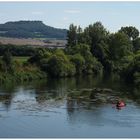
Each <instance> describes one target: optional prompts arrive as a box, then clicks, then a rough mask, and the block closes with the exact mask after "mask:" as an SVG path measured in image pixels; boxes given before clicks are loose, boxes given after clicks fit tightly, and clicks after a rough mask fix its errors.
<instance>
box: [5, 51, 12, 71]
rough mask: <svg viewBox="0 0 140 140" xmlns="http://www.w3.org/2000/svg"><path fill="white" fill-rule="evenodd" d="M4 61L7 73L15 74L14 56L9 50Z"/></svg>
mask: <svg viewBox="0 0 140 140" xmlns="http://www.w3.org/2000/svg"><path fill="white" fill-rule="evenodd" d="M2 61H3V62H4V63H3V64H4V69H5V71H6V72H13V63H12V62H13V59H12V54H11V53H10V51H9V50H7V51H5V53H4V54H3V57H2Z"/></svg>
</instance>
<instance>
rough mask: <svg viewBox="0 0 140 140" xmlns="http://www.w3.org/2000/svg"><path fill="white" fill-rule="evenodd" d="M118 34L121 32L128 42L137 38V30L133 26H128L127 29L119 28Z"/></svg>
mask: <svg viewBox="0 0 140 140" xmlns="http://www.w3.org/2000/svg"><path fill="white" fill-rule="evenodd" d="M119 32H123V33H125V34H126V35H128V37H129V39H130V40H134V39H136V38H138V36H139V30H138V29H136V28H135V27H133V26H129V27H121V29H120V30H119Z"/></svg>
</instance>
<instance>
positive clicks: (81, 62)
mask: <svg viewBox="0 0 140 140" xmlns="http://www.w3.org/2000/svg"><path fill="white" fill-rule="evenodd" d="M70 60H71V62H72V63H74V65H75V67H76V73H77V74H81V73H82V71H83V70H84V66H85V59H84V57H83V56H82V55H81V54H79V53H77V54H75V55H73V56H72V57H71V59H70Z"/></svg>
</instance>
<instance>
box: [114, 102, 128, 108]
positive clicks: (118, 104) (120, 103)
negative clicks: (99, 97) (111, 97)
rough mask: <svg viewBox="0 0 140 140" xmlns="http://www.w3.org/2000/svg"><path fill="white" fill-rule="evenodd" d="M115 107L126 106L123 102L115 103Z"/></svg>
mask: <svg viewBox="0 0 140 140" xmlns="http://www.w3.org/2000/svg"><path fill="white" fill-rule="evenodd" d="M116 106H117V107H124V106H126V104H125V103H124V102H122V101H121V102H119V103H117V105H116Z"/></svg>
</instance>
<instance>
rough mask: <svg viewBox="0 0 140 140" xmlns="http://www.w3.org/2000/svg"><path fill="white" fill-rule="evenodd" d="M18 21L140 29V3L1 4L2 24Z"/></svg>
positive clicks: (55, 25) (111, 28)
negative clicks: (100, 23)
mask: <svg viewBox="0 0 140 140" xmlns="http://www.w3.org/2000/svg"><path fill="white" fill-rule="evenodd" d="M18 20H42V21H43V22H44V23H45V24H47V25H50V26H53V27H58V28H68V27H69V24H70V23H74V24H76V25H81V26H82V27H86V26H88V25H89V24H92V23H94V22H96V21H101V22H102V23H103V25H104V26H105V27H106V28H107V29H108V30H109V31H111V32H115V31H117V30H118V29H120V27H121V26H129V25H132V26H135V27H137V28H138V29H139V30H140V2H95V1H91V2H68V1H66V2H64V1H63V2H54V1H53V2H47V1H46V2H0V23H5V22H7V21H18Z"/></svg>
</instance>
